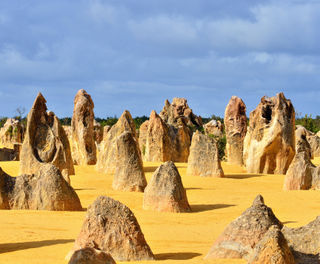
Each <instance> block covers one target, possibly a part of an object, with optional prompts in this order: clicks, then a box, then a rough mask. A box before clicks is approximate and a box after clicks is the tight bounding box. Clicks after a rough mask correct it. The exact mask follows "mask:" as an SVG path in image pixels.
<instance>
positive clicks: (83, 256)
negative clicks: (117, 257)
mask: <svg viewBox="0 0 320 264" xmlns="http://www.w3.org/2000/svg"><path fill="white" fill-rule="evenodd" d="M68 264H116V262H115V261H114V259H113V258H112V256H111V255H110V254H108V253H106V252H103V251H101V250H99V249H95V248H89V247H87V248H82V249H79V250H77V251H75V252H74V253H73V255H72V256H71V259H70V261H69V262H68Z"/></svg>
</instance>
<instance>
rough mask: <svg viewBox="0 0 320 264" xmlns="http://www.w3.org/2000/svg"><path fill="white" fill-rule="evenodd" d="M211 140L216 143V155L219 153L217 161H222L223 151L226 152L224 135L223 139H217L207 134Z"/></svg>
mask: <svg viewBox="0 0 320 264" xmlns="http://www.w3.org/2000/svg"><path fill="white" fill-rule="evenodd" d="M208 136H209V137H211V138H214V139H215V140H216V141H217V145H218V153H219V159H220V160H223V159H224V158H225V150H226V144H227V138H226V136H225V135H223V137H221V138H220V137H217V136H215V135H212V134H209V135H208Z"/></svg>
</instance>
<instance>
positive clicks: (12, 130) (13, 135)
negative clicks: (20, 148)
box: [0, 118, 24, 149]
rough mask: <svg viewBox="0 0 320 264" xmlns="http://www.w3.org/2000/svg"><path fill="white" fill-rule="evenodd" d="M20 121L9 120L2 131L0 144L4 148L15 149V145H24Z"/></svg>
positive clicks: (0, 130)
mask: <svg viewBox="0 0 320 264" xmlns="http://www.w3.org/2000/svg"><path fill="white" fill-rule="evenodd" d="M23 130H24V129H23V126H22V124H21V123H20V121H19V120H16V119H13V118H8V119H7V121H6V122H5V124H4V125H3V127H2V128H1V129H0V144H1V145H2V146H3V147H6V148H10V149H13V146H14V144H17V143H20V144H21V143H22V141H23V137H24V133H23Z"/></svg>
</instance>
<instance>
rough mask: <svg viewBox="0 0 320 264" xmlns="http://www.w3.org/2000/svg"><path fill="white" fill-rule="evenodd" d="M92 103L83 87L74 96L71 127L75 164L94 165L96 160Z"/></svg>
mask: <svg viewBox="0 0 320 264" xmlns="http://www.w3.org/2000/svg"><path fill="white" fill-rule="evenodd" d="M93 108H94V104H93V101H92V99H91V96H90V95H89V94H88V93H87V92H86V91H85V90H83V89H81V90H79V91H78V92H77V94H76V96H75V98H74V109H73V116H72V121H71V127H72V157H73V160H74V163H75V164H78V165H94V164H96V161H97V153H96V145H95V140H94V113H93Z"/></svg>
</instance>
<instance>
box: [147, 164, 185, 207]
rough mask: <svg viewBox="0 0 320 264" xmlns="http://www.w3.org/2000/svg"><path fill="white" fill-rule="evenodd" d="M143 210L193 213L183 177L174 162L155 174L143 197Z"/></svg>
mask: <svg viewBox="0 0 320 264" xmlns="http://www.w3.org/2000/svg"><path fill="white" fill-rule="evenodd" d="M143 209H145V210H154V211H162V212H175V213H180V212H189V211H191V209H190V206H189V203H188V199H187V194H186V190H185V189H184V187H183V184H182V180H181V176H180V174H179V172H178V169H177V168H176V166H175V165H174V163H173V162H172V161H167V162H165V163H164V164H162V165H160V167H159V168H158V169H157V170H156V171H155V172H154V174H153V175H152V178H151V180H150V182H149V184H148V185H147V187H146V189H145V191H144V195H143Z"/></svg>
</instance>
